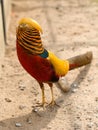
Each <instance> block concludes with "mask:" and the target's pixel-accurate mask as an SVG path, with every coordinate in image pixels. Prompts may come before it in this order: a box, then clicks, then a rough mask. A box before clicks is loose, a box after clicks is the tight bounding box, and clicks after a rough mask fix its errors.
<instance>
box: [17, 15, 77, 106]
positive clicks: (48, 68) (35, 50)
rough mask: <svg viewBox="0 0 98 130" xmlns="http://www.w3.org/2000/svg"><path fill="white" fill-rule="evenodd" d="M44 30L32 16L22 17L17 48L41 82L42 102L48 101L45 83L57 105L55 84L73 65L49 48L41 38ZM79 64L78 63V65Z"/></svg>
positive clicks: (51, 103)
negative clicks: (54, 90)
mask: <svg viewBox="0 0 98 130" xmlns="http://www.w3.org/2000/svg"><path fill="white" fill-rule="evenodd" d="M42 33H43V30H42V28H41V26H40V25H39V23H38V22H37V21H35V20H34V19H32V18H29V17H24V18H21V19H20V20H19V22H18V26H17V27H16V50H17V56H18V59H19V61H20V64H21V65H22V66H23V68H24V69H25V70H26V71H27V73H29V74H30V75H31V76H32V77H33V78H34V79H35V80H36V81H37V82H38V84H39V86H40V88H41V91H42V103H41V106H42V107H44V106H45V104H46V103H47V102H46V98H45V92H44V87H45V86H44V83H47V84H48V85H49V87H50V90H51V102H50V103H49V105H51V106H54V105H56V101H55V99H54V92H53V84H54V83H57V82H58V81H59V79H60V78H61V77H63V76H65V75H66V74H67V73H68V71H69V70H70V69H72V68H75V67H73V65H72V64H70V63H69V61H68V60H62V59H60V58H58V57H57V56H56V55H55V54H54V53H53V52H51V51H49V50H47V49H46V48H45V47H44V45H43V43H42V39H41V34H42ZM76 66H77V65H76Z"/></svg>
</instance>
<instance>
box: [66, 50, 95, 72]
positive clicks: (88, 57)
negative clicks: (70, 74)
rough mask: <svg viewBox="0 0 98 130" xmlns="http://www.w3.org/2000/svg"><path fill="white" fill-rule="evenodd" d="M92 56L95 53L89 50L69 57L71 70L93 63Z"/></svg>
mask: <svg viewBox="0 0 98 130" xmlns="http://www.w3.org/2000/svg"><path fill="white" fill-rule="evenodd" d="M92 58H93V54H92V52H91V51H89V52H86V53H85V54H82V55H78V56H75V57H72V58H69V59H67V60H68V61H69V70H73V69H75V68H78V67H81V66H84V65H86V64H89V63H91V61H92Z"/></svg>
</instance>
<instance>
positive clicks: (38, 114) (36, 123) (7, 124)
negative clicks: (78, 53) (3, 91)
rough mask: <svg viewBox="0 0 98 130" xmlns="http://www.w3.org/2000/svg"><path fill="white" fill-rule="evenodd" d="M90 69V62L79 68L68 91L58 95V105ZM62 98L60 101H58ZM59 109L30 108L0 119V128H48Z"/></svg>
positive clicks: (20, 129) (6, 129) (35, 129)
mask: <svg viewBox="0 0 98 130" xmlns="http://www.w3.org/2000/svg"><path fill="white" fill-rule="evenodd" d="M89 69H90V64H89V65H86V66H85V67H84V68H83V69H81V70H80V73H79V74H78V75H77V77H76V79H75V80H74V81H73V82H72V83H71V89H70V91H69V92H67V93H64V92H62V95H61V96H59V97H58V98H57V99H56V101H58V103H60V106H62V104H63V103H64V100H66V99H67V100H68V97H70V94H72V92H71V90H72V89H74V87H72V85H73V84H74V83H78V86H79V85H80V84H81V82H83V80H84V78H85V76H86V75H87V73H88V71H89ZM61 100H62V102H60V101H61ZM65 107H66V106H65ZM58 110H59V107H55V109H51V108H46V109H45V110H40V109H39V110H31V112H29V113H27V114H25V115H23V116H18V117H11V118H9V119H5V120H2V121H0V130H13V129H14V130H17V129H18V130H41V129H43V128H46V129H49V128H48V127H49V125H48V124H49V123H50V122H51V120H53V119H55V117H56V114H57V112H58ZM16 123H21V126H20V127H18V128H17V126H15V125H16Z"/></svg>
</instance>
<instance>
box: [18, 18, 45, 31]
mask: <svg viewBox="0 0 98 130" xmlns="http://www.w3.org/2000/svg"><path fill="white" fill-rule="evenodd" d="M21 24H28V25H29V26H31V27H34V28H35V29H37V30H38V31H40V32H41V33H42V32H43V31H42V28H41V26H40V25H39V24H38V23H37V22H36V21H35V20H33V19H31V18H22V19H21V20H20V21H19V25H21Z"/></svg>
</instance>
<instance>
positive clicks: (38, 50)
mask: <svg viewBox="0 0 98 130" xmlns="http://www.w3.org/2000/svg"><path fill="white" fill-rule="evenodd" d="M17 42H18V43H19V44H20V45H21V46H22V47H23V48H24V49H25V50H26V51H27V52H28V53H30V54H34V55H39V54H42V53H43V52H44V48H43V45H42V41H41V37H40V33H39V31H38V30H37V29H35V28H30V27H18V30H17Z"/></svg>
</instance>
